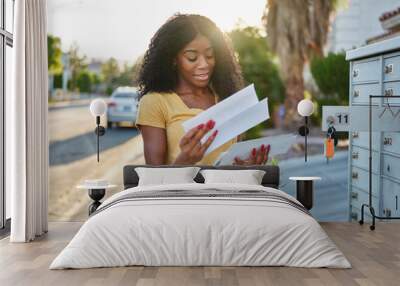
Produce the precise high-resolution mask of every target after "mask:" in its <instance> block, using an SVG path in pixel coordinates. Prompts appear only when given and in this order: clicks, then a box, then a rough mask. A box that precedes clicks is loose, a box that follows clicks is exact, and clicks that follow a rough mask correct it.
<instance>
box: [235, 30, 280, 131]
mask: <svg viewBox="0 0 400 286" xmlns="http://www.w3.org/2000/svg"><path fill="white" fill-rule="evenodd" d="M229 36H230V38H231V39H232V43H233V47H234V50H235V52H236V54H237V56H238V61H239V64H240V67H241V69H242V73H243V77H244V80H245V82H246V83H254V85H255V88H256V91H257V94H258V96H259V97H260V99H263V98H265V97H268V102H269V106H270V112H271V113H272V110H273V107H274V105H276V104H278V103H281V102H283V101H284V94H285V89H284V86H283V83H282V81H281V79H280V77H279V72H278V68H277V66H276V64H275V62H274V60H275V59H274V56H273V54H272V53H271V51H270V49H269V47H268V44H267V40H266V38H265V36H263V35H262V33H261V31H260V29H258V28H256V27H244V28H239V27H238V28H236V29H234V30H233V31H231V32H230V33H229ZM267 122H268V123H269V124H270V123H271V122H272V121H271V120H269V121H267ZM265 127H266V123H262V124H260V125H258V126H256V127H254V128H252V129H251V130H249V131H248V132H247V133H246V138H255V137H258V136H259V133H260V131H261V130H262V129H264V128H265Z"/></svg>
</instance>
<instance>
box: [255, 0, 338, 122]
mask: <svg viewBox="0 0 400 286" xmlns="http://www.w3.org/2000/svg"><path fill="white" fill-rule="evenodd" d="M337 2H338V0H267V4H266V7H265V11H264V15H263V23H264V26H265V27H266V30H267V39H268V43H269V44H270V47H271V49H272V51H274V52H275V53H276V54H277V56H278V58H279V61H280V73H281V77H282V79H283V81H284V83H285V87H286V98H285V107H286V111H287V112H286V118H285V123H286V124H285V125H286V126H287V127H288V126H290V124H291V123H293V121H296V118H298V116H297V111H296V108H297V103H298V102H299V101H300V100H302V99H303V98H304V80H303V70H304V65H305V64H306V62H307V61H308V60H309V59H310V58H311V57H312V56H321V55H322V54H323V47H324V45H325V43H326V40H327V34H328V29H329V24H330V16H331V15H332V12H333V11H334V10H335V7H336V4H337Z"/></svg>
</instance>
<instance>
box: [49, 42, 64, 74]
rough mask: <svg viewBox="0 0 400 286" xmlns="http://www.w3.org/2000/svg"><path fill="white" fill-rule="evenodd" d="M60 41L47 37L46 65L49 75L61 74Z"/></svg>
mask: <svg viewBox="0 0 400 286" xmlns="http://www.w3.org/2000/svg"><path fill="white" fill-rule="evenodd" d="M61 57H62V50H61V39H60V38H58V37H55V36H52V35H47V63H48V70H49V74H51V75H56V74H61V73H62V71H63V65H62V60H61Z"/></svg>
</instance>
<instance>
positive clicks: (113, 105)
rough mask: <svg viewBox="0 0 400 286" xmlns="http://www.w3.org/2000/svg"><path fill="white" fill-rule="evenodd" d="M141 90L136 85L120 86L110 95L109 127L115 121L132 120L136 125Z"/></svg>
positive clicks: (108, 109)
mask: <svg viewBox="0 0 400 286" xmlns="http://www.w3.org/2000/svg"><path fill="white" fill-rule="evenodd" d="M138 96H139V92H138V90H137V89H136V88H134V87H118V88H117V89H116V90H115V91H114V92H113V93H112V94H111V97H110V101H109V102H108V108H107V128H112V126H113V123H114V122H115V123H119V122H131V123H133V124H134V125H135V121H136V114H137V105H138Z"/></svg>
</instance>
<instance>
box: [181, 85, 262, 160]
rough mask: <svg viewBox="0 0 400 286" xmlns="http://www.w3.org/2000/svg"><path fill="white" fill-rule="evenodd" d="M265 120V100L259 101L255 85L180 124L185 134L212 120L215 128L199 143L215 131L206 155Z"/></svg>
mask: <svg viewBox="0 0 400 286" xmlns="http://www.w3.org/2000/svg"><path fill="white" fill-rule="evenodd" d="M268 118H269V111H268V99H267V98H265V99H264V100H262V101H259V100H258V97H257V94H256V91H255V89H254V84H251V85H249V86H247V87H245V88H244V89H242V90H240V91H238V92H236V93H235V94H233V95H231V96H229V97H228V98H226V99H224V100H222V101H220V102H218V103H217V104H216V105H214V106H212V107H210V108H209V109H207V110H205V111H203V112H201V113H199V114H198V115H197V116H195V117H193V118H191V119H189V120H187V121H185V122H183V124H182V126H183V129H184V131H185V133H186V132H188V131H189V130H190V129H192V128H194V127H196V126H198V125H199V124H201V123H206V122H207V121H209V120H210V119H212V120H214V121H215V126H214V128H213V129H212V130H211V131H209V132H208V133H207V134H206V135H205V136H204V137H203V138H202V143H204V142H205V141H206V140H207V138H208V137H209V136H210V135H211V134H212V132H214V131H215V130H218V135H217V137H216V138H215V139H214V141H213V143H212V144H211V145H210V146H209V147H208V149H207V151H206V153H205V154H206V155H207V154H209V153H210V152H212V151H213V150H215V149H216V148H218V147H220V146H221V145H223V144H224V143H226V142H227V141H229V140H231V139H232V138H235V137H236V136H238V135H240V134H242V133H243V132H245V131H246V130H248V129H250V128H252V127H254V126H256V125H257V124H259V123H261V122H263V121H265V120H267V119H268Z"/></svg>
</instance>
